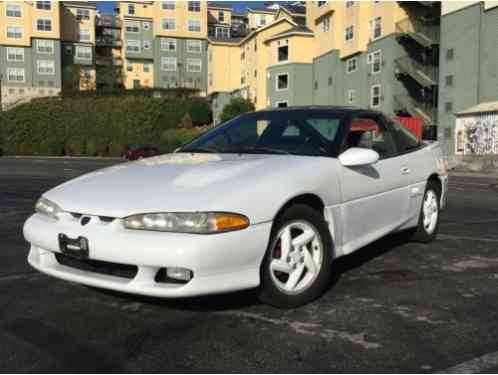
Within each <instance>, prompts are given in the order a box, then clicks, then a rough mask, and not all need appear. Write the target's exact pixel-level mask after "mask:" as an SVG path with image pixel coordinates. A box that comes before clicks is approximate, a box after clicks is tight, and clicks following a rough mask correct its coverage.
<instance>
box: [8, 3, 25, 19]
mask: <svg viewBox="0 0 498 375" xmlns="http://www.w3.org/2000/svg"><path fill="white" fill-rule="evenodd" d="M5 14H6V16H7V17H22V11H21V4H20V3H19V4H7V6H6V13H5Z"/></svg>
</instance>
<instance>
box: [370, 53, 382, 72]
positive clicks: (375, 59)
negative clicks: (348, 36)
mask: <svg viewBox="0 0 498 375" xmlns="http://www.w3.org/2000/svg"><path fill="white" fill-rule="evenodd" d="M381 69H382V51H375V52H372V74H376V73H380V71H381Z"/></svg>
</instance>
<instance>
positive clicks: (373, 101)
mask: <svg viewBox="0 0 498 375" xmlns="http://www.w3.org/2000/svg"><path fill="white" fill-rule="evenodd" d="M381 95H382V88H381V86H380V85H373V86H372V88H371V89H370V107H372V108H377V107H379V106H380V99H381Z"/></svg>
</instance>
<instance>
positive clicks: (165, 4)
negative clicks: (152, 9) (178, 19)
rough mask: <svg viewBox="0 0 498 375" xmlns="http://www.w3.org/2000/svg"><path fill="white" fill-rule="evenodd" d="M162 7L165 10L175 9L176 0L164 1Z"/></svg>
mask: <svg viewBox="0 0 498 375" xmlns="http://www.w3.org/2000/svg"><path fill="white" fill-rule="evenodd" d="M162 8H163V10H175V8H176V5H175V2H174V1H163V2H162Z"/></svg>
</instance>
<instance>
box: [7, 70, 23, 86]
mask: <svg viewBox="0 0 498 375" xmlns="http://www.w3.org/2000/svg"><path fill="white" fill-rule="evenodd" d="M7 81H9V82H17V83H22V82H24V81H25V72H24V68H7Z"/></svg>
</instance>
